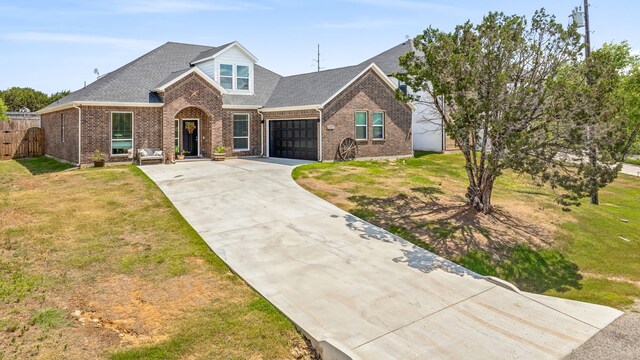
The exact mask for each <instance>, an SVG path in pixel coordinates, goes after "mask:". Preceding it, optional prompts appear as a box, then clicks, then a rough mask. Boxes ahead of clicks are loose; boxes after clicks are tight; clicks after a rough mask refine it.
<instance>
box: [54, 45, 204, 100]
mask: <svg viewBox="0 0 640 360" xmlns="http://www.w3.org/2000/svg"><path fill="white" fill-rule="evenodd" d="M208 49H211V47H210V46H202V45H192V44H182V43H175V42H168V43H166V44H164V45H162V46H160V47H158V48H156V49H154V50H152V51H150V52H148V53H146V54H144V55H142V56H141V57H139V58H137V59H135V60H133V61H132V62H130V63H128V64H126V65H124V66H123V67H121V68H119V69H117V70H114V71H112V72H110V73H108V74H107V75H105V76H103V77H101V78H100V79H98V80H96V81H94V82H93V83H91V84H89V85H87V86H86V87H84V88H82V89H80V90H77V91H74V92H73V93H71V94H69V95H68V96H65V97H64V98H62V99H60V100H58V101H57V102H55V103H53V104H51V105H49V106H47V107H46V108H49V107H54V106H58V105H62V104H66V103H70V102H74V101H109V102H141V103H145V102H149V103H161V102H162V99H160V97H159V96H158V95H157V94H156V93H154V92H152V91H151V90H153V89H154V88H156V87H157V86H158V84H160V83H161V82H162V81H163V80H164V79H166V78H168V77H169V76H170V75H172V73H173V72H175V71H179V70H183V69H185V68H188V67H189V62H191V60H192V59H193V58H195V57H196V56H198V55H199V54H200V53H202V52H203V51H205V50H208ZM46 108H45V109H46Z"/></svg>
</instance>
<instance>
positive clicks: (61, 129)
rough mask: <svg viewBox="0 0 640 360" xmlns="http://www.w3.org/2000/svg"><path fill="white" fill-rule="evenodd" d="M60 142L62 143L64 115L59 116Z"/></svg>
mask: <svg viewBox="0 0 640 360" xmlns="http://www.w3.org/2000/svg"><path fill="white" fill-rule="evenodd" d="M60 142H64V114H60Z"/></svg>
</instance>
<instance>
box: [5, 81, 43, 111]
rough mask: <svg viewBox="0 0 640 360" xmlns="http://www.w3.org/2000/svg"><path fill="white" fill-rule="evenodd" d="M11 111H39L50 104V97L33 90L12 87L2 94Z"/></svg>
mask: <svg viewBox="0 0 640 360" xmlns="http://www.w3.org/2000/svg"><path fill="white" fill-rule="evenodd" d="M0 97H2V98H3V100H4V102H5V103H6V105H7V107H8V108H9V111H19V110H20V109H21V108H23V107H27V108H29V109H30V110H31V111H37V110H40V109H42V108H43V107H45V106H47V105H48V104H49V96H47V94H45V93H43V92H42V91H37V90H34V89H32V88H20V87H12V88H9V89H7V90H5V91H2V92H1V93H0Z"/></svg>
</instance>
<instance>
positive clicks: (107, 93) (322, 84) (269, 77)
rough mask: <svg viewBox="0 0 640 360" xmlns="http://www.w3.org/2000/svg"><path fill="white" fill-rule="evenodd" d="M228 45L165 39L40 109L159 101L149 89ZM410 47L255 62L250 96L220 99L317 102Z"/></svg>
mask: <svg viewBox="0 0 640 360" xmlns="http://www.w3.org/2000/svg"><path fill="white" fill-rule="evenodd" d="M229 44H231V43H229ZM229 44H225V45H222V46H217V47H211V46H203V45H192V44H183V43H175V42H168V43H166V44H164V45H162V46H160V47H158V48H156V49H154V50H152V51H151V52H149V53H147V54H145V55H142V56H141V57H139V58H137V59H135V60H134V61H132V62H130V63H128V64H126V65H124V66H122V67H121V68H119V69H117V70H114V71H112V72H110V73H108V74H107V75H105V76H103V77H101V78H100V79H98V80H96V81H95V82H93V83H91V84H89V85H87V86H86V87H84V88H82V89H80V90H77V91H75V92H73V93H71V94H70V95H68V96H66V97H64V98H62V99H60V100H58V101H57V102H56V103H53V104H51V105H49V106H47V107H46V108H51V107H55V106H59V105H63V104H67V103H71V102H74V101H105V102H129V103H132V102H138V103H162V99H161V98H160V97H159V96H158V95H157V94H156V93H155V92H153V89H156V88H158V87H159V86H160V85H163V84H166V83H167V82H170V81H171V80H173V79H175V78H177V77H179V76H180V75H182V74H184V73H185V72H186V71H189V69H190V68H191V66H190V64H191V63H192V62H194V61H197V60H199V59H204V58H207V57H210V56H212V55H214V54H215V53H217V52H218V51H220V50H222V49H224V48H225V47H227V46H228V45H229ZM410 50H411V44H410V42H409V41H406V42H404V43H402V44H400V45H397V46H395V47H393V48H391V49H389V50H387V51H385V52H383V53H381V54H379V55H377V56H374V57H373V58H371V59H369V60H366V61H364V62H362V63H361V64H359V65H354V66H347V67H342V68H337V69H330V70H324V71H319V72H313V73H307V74H300V75H293V76H287V77H281V76H280V75H278V74H276V73H274V72H272V71H270V70H267V69H265V68H263V67H261V66H259V65H255V72H254V76H255V77H254V95H233V94H224V95H223V103H224V104H225V105H241V106H256V107H259V106H264V107H267V108H275V107H289V106H304V105H317V104H321V103H323V102H325V101H326V100H328V99H329V98H330V97H331V96H332V95H334V94H335V93H336V92H337V91H338V90H340V89H341V88H342V87H343V86H345V85H346V84H347V83H348V82H349V81H351V80H352V79H353V78H354V77H355V76H357V75H358V74H359V73H360V72H362V71H363V70H364V69H365V68H366V67H367V66H369V65H370V64H371V63H372V62H373V63H375V64H376V65H378V66H379V67H380V68H381V69H382V70H383V71H384V72H385V73H386V74H388V75H390V74H392V73H393V72H395V71H400V70H401V68H400V66H399V64H398V57H400V56H401V55H403V54H405V53H406V52H407V51H410ZM46 108H45V109H46Z"/></svg>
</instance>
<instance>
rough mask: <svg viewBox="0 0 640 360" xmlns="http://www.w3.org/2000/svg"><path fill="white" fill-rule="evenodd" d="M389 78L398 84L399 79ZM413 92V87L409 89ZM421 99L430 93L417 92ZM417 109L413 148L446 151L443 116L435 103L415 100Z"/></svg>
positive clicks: (412, 124) (414, 113)
mask: <svg viewBox="0 0 640 360" xmlns="http://www.w3.org/2000/svg"><path fill="white" fill-rule="evenodd" d="M389 79H390V80H391V81H392V82H393V83H394V84H396V85H398V83H399V82H398V79H396V78H393V77H389ZM408 91H409V92H410V93H411V89H408ZM416 95H420V97H421V99H423V100H426V99H428V96H429V95H428V94H426V93H424V92H420V93H417V94H416ZM413 105H414V106H415V107H416V110H415V111H414V112H413V115H412V119H411V128H412V132H413V150H423V151H437V152H442V151H444V148H443V144H444V140H443V139H444V128H443V127H442V118H441V117H440V114H439V113H438V112H437V110H436V109H434V108H433V105H429V104H425V103H423V102H414V103H413Z"/></svg>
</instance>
